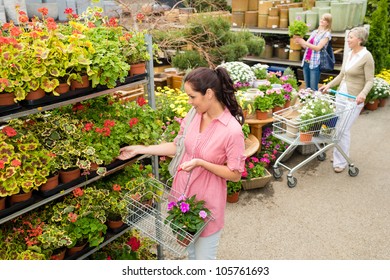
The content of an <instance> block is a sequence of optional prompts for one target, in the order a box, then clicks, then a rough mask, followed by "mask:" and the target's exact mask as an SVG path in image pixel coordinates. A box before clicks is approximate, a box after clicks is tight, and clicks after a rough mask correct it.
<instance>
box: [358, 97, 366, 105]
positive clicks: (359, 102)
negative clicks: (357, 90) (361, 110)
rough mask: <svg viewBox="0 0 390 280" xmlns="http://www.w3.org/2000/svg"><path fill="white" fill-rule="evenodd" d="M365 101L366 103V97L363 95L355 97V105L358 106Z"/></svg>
mask: <svg viewBox="0 0 390 280" xmlns="http://www.w3.org/2000/svg"><path fill="white" fill-rule="evenodd" d="M365 101H366V97H365V96H364V94H359V95H358V96H356V103H357V104H358V105H359V104H361V103H364V102H365Z"/></svg>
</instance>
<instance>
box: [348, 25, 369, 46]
mask: <svg viewBox="0 0 390 280" xmlns="http://www.w3.org/2000/svg"><path fill="white" fill-rule="evenodd" d="M349 33H353V34H354V35H355V36H356V38H358V39H359V40H360V41H361V43H360V45H361V46H365V45H366V43H367V40H368V31H367V29H366V28H365V27H363V26H359V27H354V28H352V29H351V31H349Z"/></svg>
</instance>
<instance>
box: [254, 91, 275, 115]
mask: <svg viewBox="0 0 390 280" xmlns="http://www.w3.org/2000/svg"><path fill="white" fill-rule="evenodd" d="M253 107H254V109H255V110H256V117H257V119H260V120H261V119H262V120H265V119H267V118H268V111H269V110H270V109H272V107H273V99H272V96H271V95H269V94H264V92H262V91H261V92H260V94H259V95H258V96H256V97H255V101H254V102H253Z"/></svg>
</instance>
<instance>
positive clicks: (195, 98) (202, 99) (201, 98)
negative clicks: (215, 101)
mask: <svg viewBox="0 0 390 280" xmlns="http://www.w3.org/2000/svg"><path fill="white" fill-rule="evenodd" d="M184 91H185V92H186V93H187V95H188V98H189V99H188V103H189V104H191V105H192V106H193V107H194V108H195V109H196V111H197V112H198V113H204V112H206V111H207V110H208V108H209V104H210V102H208V100H207V97H206V96H207V94H206V95H202V93H200V92H198V91H194V90H193V89H192V87H191V85H190V83H189V82H186V83H184Z"/></svg>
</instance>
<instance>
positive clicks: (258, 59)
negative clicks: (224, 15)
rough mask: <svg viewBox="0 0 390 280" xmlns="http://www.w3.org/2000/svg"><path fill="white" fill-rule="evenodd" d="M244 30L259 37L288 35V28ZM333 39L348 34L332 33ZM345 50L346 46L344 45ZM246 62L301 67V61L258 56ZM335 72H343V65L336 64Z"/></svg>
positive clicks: (247, 58)
mask: <svg viewBox="0 0 390 280" xmlns="http://www.w3.org/2000/svg"><path fill="white" fill-rule="evenodd" d="M231 30H232V31H241V30H243V28H240V27H231ZM244 30H247V31H249V32H251V33H254V34H259V35H288V28H257V27H250V28H244ZM306 35H308V36H309V35H310V32H308V33H307V34H306ZM332 37H335V38H345V37H346V32H332ZM344 49H345V45H344ZM243 60H244V61H250V62H260V63H267V64H272V65H286V66H294V67H301V61H291V60H288V59H280V58H276V57H273V58H261V57H257V56H246V57H244V58H243ZM334 69H335V70H337V71H340V70H341V64H336V65H335V67H334Z"/></svg>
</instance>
